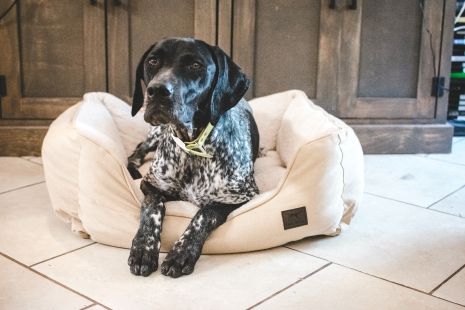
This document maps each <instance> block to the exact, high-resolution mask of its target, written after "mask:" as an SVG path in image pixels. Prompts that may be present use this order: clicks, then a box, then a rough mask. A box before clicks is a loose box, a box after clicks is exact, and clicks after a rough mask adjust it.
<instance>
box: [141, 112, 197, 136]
mask: <svg viewBox="0 0 465 310" xmlns="http://www.w3.org/2000/svg"><path fill="white" fill-rule="evenodd" d="M144 120H145V121H146V122H147V123H149V124H150V125H152V126H159V125H168V126H170V127H171V129H172V130H173V132H174V134H175V135H176V136H177V137H178V138H179V139H181V140H183V141H190V138H191V135H192V129H191V127H192V126H191V122H187V123H183V122H181V121H179V120H178V119H177V118H176V117H174V116H173V115H171V114H169V113H167V112H163V111H150V112H147V111H146V113H145V114H144Z"/></svg>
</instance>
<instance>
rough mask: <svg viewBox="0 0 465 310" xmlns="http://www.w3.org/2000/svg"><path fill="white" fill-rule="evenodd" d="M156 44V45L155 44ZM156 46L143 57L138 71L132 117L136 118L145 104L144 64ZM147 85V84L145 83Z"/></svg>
mask: <svg viewBox="0 0 465 310" xmlns="http://www.w3.org/2000/svg"><path fill="white" fill-rule="evenodd" d="M155 44H156V43H155ZM155 44H153V45H151V46H150V47H149V48H148V49H147V50H146V51H145V52H144V55H142V57H141V59H140V60H139V64H138V65H137V69H136V78H135V81H136V82H135V85H134V95H133V96H132V110H131V115H132V116H134V115H136V113H137V112H138V111H139V110H140V108H142V105H143V104H144V92H143V91H142V82H143V81H144V62H145V58H146V57H147V55H148V54H149V53H150V51H151V50H152V48H153V47H154V46H155ZM144 83H145V82H144Z"/></svg>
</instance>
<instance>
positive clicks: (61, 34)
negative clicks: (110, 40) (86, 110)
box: [19, 0, 85, 97]
mask: <svg viewBox="0 0 465 310" xmlns="http://www.w3.org/2000/svg"><path fill="white" fill-rule="evenodd" d="M19 5H20V10H19V11H20V12H21V14H20V20H21V23H20V31H21V34H20V38H21V71H22V72H21V76H22V81H23V92H22V93H23V96H25V97H73V96H74V97H79V96H81V95H82V93H83V92H84V89H85V86H84V50H83V49H82V46H83V45H84V33H83V30H84V27H83V25H84V23H83V22H84V18H83V13H84V12H83V6H82V4H81V2H80V1H62V0H48V1H36V0H22V1H20V2H19Z"/></svg>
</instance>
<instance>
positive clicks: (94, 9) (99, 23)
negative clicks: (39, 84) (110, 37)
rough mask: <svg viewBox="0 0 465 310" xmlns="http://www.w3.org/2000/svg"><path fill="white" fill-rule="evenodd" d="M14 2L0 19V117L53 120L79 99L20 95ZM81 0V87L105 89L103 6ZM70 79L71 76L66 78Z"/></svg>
mask: <svg viewBox="0 0 465 310" xmlns="http://www.w3.org/2000/svg"><path fill="white" fill-rule="evenodd" d="M20 3H21V2H18V3H17V4H16V8H15V9H13V10H12V11H11V12H10V13H9V14H8V15H7V16H5V18H4V20H3V21H1V22H0V42H3V44H2V48H1V49H0V59H2V61H0V73H2V74H5V76H6V81H7V96H5V97H3V98H2V99H1V112H2V115H1V117H2V118H3V119H54V118H56V117H57V116H58V115H59V114H60V113H62V112H63V111H64V110H66V109H67V108H68V107H69V106H71V105H73V104H75V103H76V102H77V101H78V100H79V99H80V98H63V97H60V98H56V97H55V98H47V97H23V95H22V80H21V71H22V69H21V58H20V57H21V56H20V40H19V36H20V34H19V29H20V23H21V21H20V19H19V18H17V17H18V16H19V10H20V7H19V5H20ZM82 3H83V6H84V8H83V10H84V12H83V18H84V22H83V24H84V29H83V33H84V46H83V51H84V74H85V76H84V80H85V90H86V91H91V90H96V89H101V90H104V89H105V28H104V24H105V11H104V10H105V5H104V0H98V1H97V4H96V5H92V4H91V3H90V2H89V1H82ZM70 79H72V77H70Z"/></svg>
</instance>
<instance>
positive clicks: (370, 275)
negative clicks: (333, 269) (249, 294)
mask: <svg viewBox="0 0 465 310" xmlns="http://www.w3.org/2000/svg"><path fill="white" fill-rule="evenodd" d="M283 247H285V248H287V249H289V250H293V251H296V252H299V253H302V254H305V255H309V256H312V257H315V258H318V259H323V260H325V261H327V262H330V263H332V264H334V265H337V266H341V267H344V268H347V269H350V270H353V271H356V272H359V273H361V274H364V275H367V276H369V277H373V278H376V279H379V280H382V281H386V282H389V283H392V284H394V285H398V286H402V287H404V288H407V289H411V290H414V291H416V292H418V293H421V294H424V295H428V296H431V297H433V298H437V299H440V300H443V301H447V302H449V303H452V304H454V305H458V306H461V307H463V308H465V306H464V305H462V304H459V303H456V302H454V301H450V300H447V299H444V298H442V297H439V296H434V295H431V294H430V293H427V292H425V291H422V290H419V289H417V288H414V287H410V286H407V285H405V284H402V283H398V282H395V281H392V280H389V279H385V278H382V277H379V276H376V275H373V274H369V273H367V272H364V271H361V270H358V269H355V268H352V267H349V266H346V265H342V264H339V263H336V262H332V261H329V260H327V259H325V258H322V257H319V256H316V255H313V254H310V253H306V252H303V251H300V250H297V249H293V248H290V247H288V246H283ZM464 267H465V265H464V266H462V267H461V268H460V269H462V268H464Z"/></svg>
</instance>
